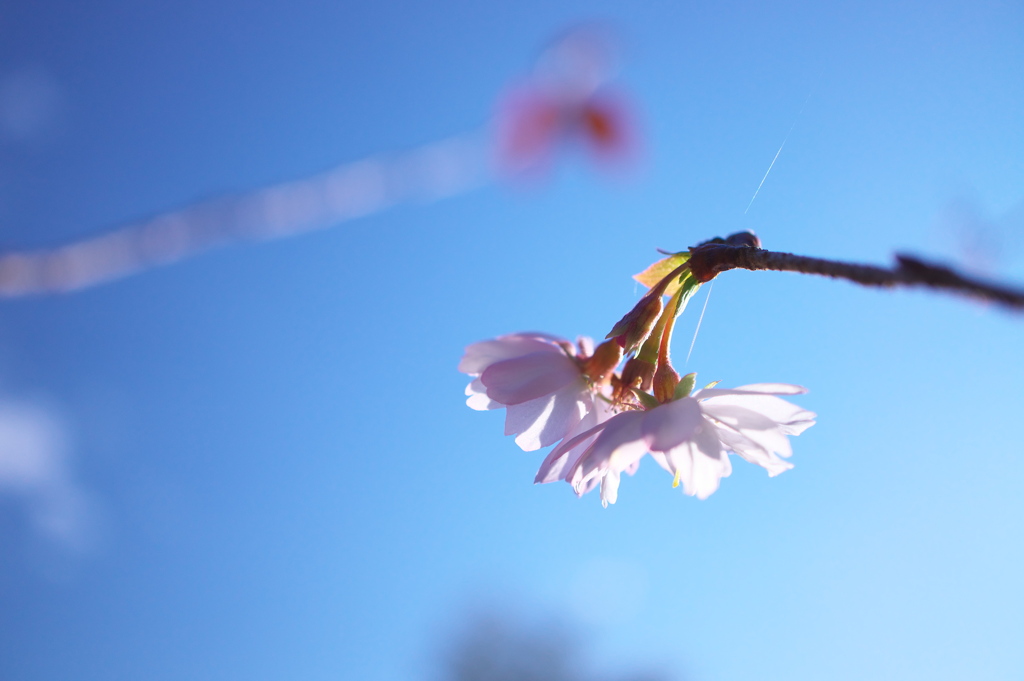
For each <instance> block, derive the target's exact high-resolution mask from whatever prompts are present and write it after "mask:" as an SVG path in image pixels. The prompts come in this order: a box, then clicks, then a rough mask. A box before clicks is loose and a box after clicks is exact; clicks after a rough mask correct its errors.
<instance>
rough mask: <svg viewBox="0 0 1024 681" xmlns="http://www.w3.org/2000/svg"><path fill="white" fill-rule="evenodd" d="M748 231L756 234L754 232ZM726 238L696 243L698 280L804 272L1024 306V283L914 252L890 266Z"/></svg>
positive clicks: (1020, 308) (692, 258)
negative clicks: (971, 272) (983, 275)
mask: <svg viewBox="0 0 1024 681" xmlns="http://www.w3.org/2000/svg"><path fill="white" fill-rule="evenodd" d="M742 234H743V236H749V237H752V238H753V239H754V240H756V237H754V236H753V235H748V234H747V233H742ZM738 236H740V235H733V237H729V239H733V238H734V237H738ZM737 240H739V239H737ZM723 241H724V240H716V242H708V243H704V244H701V245H699V246H695V247H693V248H691V249H690V261H689V262H690V271H691V272H692V273H693V275H694V277H696V278H697V280H698V281H700V282H706V281H710V280H712V279H714V278H715V277H716V276H717V275H718V274H719V273H720V272H725V271H728V270H732V269H744V270H774V271H777V272H799V273H800V274H818V275H821V276H825V277H832V278H833V279H846V280H847V281H852V282H854V283H856V284H861V285H863V286H877V287H881V288H896V287H904V286H905V287H924V288H930V289H936V290H940V291H949V292H952V293H959V294H960V295H963V296H967V297H968V298H974V299H976V300H982V301H985V302H990V303H996V304H999V305H1002V306H1004V307H1008V308H1011V309H1013V310H1018V311H1024V290H1022V289H1019V288H1013V287H1010V286H1006V285H1004V284H998V283H994V282H988V281H983V280H981V279H976V278H974V277H969V276H966V275H963V274H960V273H959V272H956V271H955V270H953V269H951V268H949V267H946V266H944V265H937V264H934V263H929V262H925V261H923V260H920V259H918V258H915V257H913V256H909V255H902V254H897V255H896V265H895V266H894V267H892V268H891V269H887V268H885V267H876V266H874V265H858V264H854V263H847V262H839V261H836V260H826V259H824V258H810V257H807V256H803V255H793V254H792V253H780V252H777V251H768V250H765V249H763V248H758V247H756V246H754V245H751V244H743V245H734V244H731V243H724V242H723Z"/></svg>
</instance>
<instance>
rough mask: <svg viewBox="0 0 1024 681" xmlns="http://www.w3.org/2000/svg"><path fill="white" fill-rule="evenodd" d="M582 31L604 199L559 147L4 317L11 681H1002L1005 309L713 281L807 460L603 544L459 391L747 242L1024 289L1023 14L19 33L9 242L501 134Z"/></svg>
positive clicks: (3, 101) (1005, 668)
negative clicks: (544, 159)
mask: <svg viewBox="0 0 1024 681" xmlns="http://www.w3.org/2000/svg"><path fill="white" fill-rule="evenodd" d="M583 20H598V21H600V22H602V24H603V25H605V26H608V27H611V28H612V29H613V30H614V32H615V34H616V35H617V36H618V43H619V49H620V54H621V64H622V68H621V71H620V73H619V74H618V76H617V80H616V85H617V86H618V87H620V88H621V89H622V90H623V91H625V92H628V93H629V95H630V96H631V98H632V101H633V102H634V106H635V110H636V112H637V116H636V118H637V119H638V124H639V125H640V126H641V130H640V132H641V135H642V139H643V149H642V154H641V158H640V160H639V161H638V162H637V163H636V164H635V165H634V166H632V167H630V168H628V169H619V170H617V171H616V172H611V173H608V172H603V171H602V170H600V169H596V168H595V167H594V166H593V165H592V164H590V163H589V162H588V159H587V156H586V155H585V154H584V153H580V152H579V151H578V150H576V151H574V150H573V149H572V148H569V149H567V150H566V153H565V154H564V155H562V156H560V157H559V159H558V162H557V163H556V164H555V167H553V168H552V169H551V171H550V172H549V173H548V174H547V175H546V176H544V177H542V178H534V179H532V180H531V181H530V182H511V183H509V182H505V183H500V182H497V183H492V184H487V185H485V186H483V187H481V188H479V189H477V190H475V191H473V192H468V193H465V194H463V195H460V196H454V197H451V198H449V199H447V200H444V201H439V202H433V203H405V204H402V205H398V206H395V207H393V208H392V209H390V210H387V211H380V212H375V213H372V214H369V215H366V216H364V217H361V218H359V219H356V220H352V221H349V222H346V223H344V224H341V225H339V226H338V227H337V228H335V229H331V230H325V231H320V232H316V233H310V234H306V235H302V236H297V237H295V238H291V239H285V240H280V241H275V242H266V243H259V244H249V245H242V246H238V247H234V248H226V249H222V250H218V251H215V252H211V253H208V254H205V255H202V256H201V257H197V258H194V259H190V260H187V261H184V262H181V263H179V264H176V265H174V266H171V267H166V268H162V269H155V270H152V271H148V272H144V273H142V274H140V275H138V276H135V277H132V278H128V279H123V280H121V281H117V282H113V283H110V284H107V285H104V286H100V287H96V288H93V289H89V290H86V291H83V292H80V293H76V294H73V295H67V296H51V297H34V298H25V299H14V300H7V301H3V302H0V678H2V679H4V680H5V681H8V680H10V681H22V680H26V681H27V680H36V679H40V680H41V679H53V680H58V679H60V680H66V679H78V680H86V679H103V680H104V681H108V680H112V679H154V680H156V679H183V678H189V679H226V678H227V679H229V678H239V679H241V678H244V679H285V678H301V679H310V680H314V679H361V680H367V681H377V680H380V681H392V680H396V681H397V680H399V679H403V680H404V679H456V678H457V679H464V680H468V679H482V678H508V679H511V678H517V679H523V678H531V679H532V678H537V679H544V678H548V679H584V678H586V679H604V680H611V679H627V678H628V679H638V678H650V679H678V680H683V679H707V680H715V679H722V680H724V679H743V678H751V679H753V678H756V679H765V680H767V679H786V680H787V681H794V680H798V679H823V678H828V679H836V680H841V679H864V678H872V679H900V680H901V681H907V680H910V679H929V680H930V681H934V680H937V679H964V678H971V679H1020V678H1021V677H1022V675H1024V646H1021V641H1022V640H1024V616H1022V614H1021V613H1022V611H1024V586H1022V581H1021V579H1020V575H1021V573H1022V569H1024V565H1022V563H1024V550H1022V546H1024V523H1022V516H1024V501H1022V495H1021V492H1020V490H1021V488H1022V486H1024V444H1022V440H1021V436H1020V428H1021V425H1022V424H1021V418H1022V404H1024V381H1022V378H1024V371H1022V368H1024V359H1022V350H1024V318H1022V317H1021V316H1019V315H1012V314H1009V313H1006V312H1002V311H1000V310H998V309H994V308H991V307H985V306H983V305H979V304H976V303H973V302H967V301H964V300H960V299H956V298H953V297H948V296H947V297H943V296H938V295H934V294H930V293H926V292H916V291H909V292H908V291H902V292H892V293H889V292H879V291H874V290H866V289H861V288H857V287H855V286H853V285H851V284H847V283H843V282H832V281H828V280H824V279H816V278H812V277H804V276H799V275H788V274H778V273H749V272H730V273H728V274H726V275H723V276H722V277H721V278H720V279H719V280H718V281H716V282H715V284H714V287H713V291H712V293H711V297H710V301H709V303H708V307H707V312H706V315H705V317H704V321H703V325H702V328H701V330H700V334H699V336H698V338H697V340H696V344H695V347H694V350H693V354H692V357H691V358H690V360H689V362H688V364H687V367H686V368H687V369H688V370H695V371H698V372H700V378H701V379H702V380H708V381H710V380H716V379H720V380H722V381H723V382H724V383H725V384H726V385H730V384H731V385H736V384H742V383H750V382H760V381H784V382H792V383H799V384H802V385H806V386H808V387H809V388H810V391H811V392H810V393H809V394H808V395H806V396H804V397H802V398H800V400H799V402H800V403H801V404H802V405H803V406H805V407H807V408H809V409H811V410H813V411H816V412H818V414H819V416H820V418H819V423H818V425H817V426H815V427H814V428H812V429H811V430H810V431H808V432H807V433H805V434H804V435H802V436H801V437H799V438H797V439H796V440H795V441H794V447H795V452H796V453H795V456H794V459H793V461H794V463H795V464H796V468H795V469H794V470H792V471H790V472H787V473H785V474H784V475H782V476H780V477H778V478H775V479H768V478H767V476H766V475H765V474H764V471H763V470H761V469H759V468H754V467H752V466H749V465H745V464H743V462H737V465H736V467H735V472H734V474H733V476H732V477H731V478H729V479H727V480H724V481H723V485H722V488H721V489H720V490H719V491H718V492H717V493H716V494H715V495H714V496H713V497H711V498H710V499H708V500H707V501H704V502H700V501H697V500H695V499H692V498H689V497H685V496H683V495H682V494H680V493H679V490H673V489H672V488H671V479H670V477H669V476H667V475H666V474H665V473H664V472H663V471H661V470H660V469H658V468H657V467H656V466H653V465H651V464H650V462H648V463H647V464H645V465H644V466H642V467H641V470H640V471H639V473H638V474H637V475H636V476H635V477H634V478H630V479H626V480H625V481H624V482H623V485H622V489H621V491H620V496H619V502H618V504H616V505H615V506H613V507H610V508H608V509H603V508H601V504H600V502H599V500H598V499H597V498H596V495H591V496H588V497H585V498H583V499H577V498H576V497H575V496H574V495H573V494H572V492H571V490H570V489H569V488H568V486H566V485H563V484H558V485H546V486H534V485H532V484H531V482H532V479H533V473H534V471H535V469H536V467H537V465H538V464H539V463H540V460H541V458H542V456H541V454H540V453H524V452H521V451H520V450H519V449H518V448H517V447H516V446H515V444H514V443H513V442H512V440H511V439H510V438H503V437H502V435H501V430H502V414H500V413H497V412H494V413H486V414H481V413H477V412H473V411H471V410H469V409H468V408H466V406H465V405H464V403H463V395H462V390H463V388H464V386H465V383H466V382H467V379H466V378H465V377H464V376H461V375H459V374H458V373H457V372H456V371H455V367H456V364H457V362H458V360H459V357H460V354H461V352H462V349H463V348H464V346H466V345H467V344H469V343H471V342H474V341H477V340H480V339H484V338H488V337H492V336H495V335H498V334H502V333H507V332H512V331H519V330H543V331H548V332H552V333H557V334H560V335H563V336H567V337H575V336H576V335H577V334H588V335H592V336H597V337H601V336H603V335H604V334H605V333H606V332H607V331H608V330H609V329H610V327H611V325H612V323H614V322H615V321H616V320H617V319H618V318H619V316H621V315H622V314H623V313H624V312H625V310H627V309H628V308H629V307H630V306H631V304H632V302H633V301H634V300H636V298H637V297H638V295H639V293H640V291H638V289H637V286H636V285H635V284H634V283H633V281H632V280H631V279H630V275H632V274H633V273H635V272H638V271H640V270H641V269H643V268H644V267H645V266H646V265H647V264H649V263H650V262H651V261H652V260H654V259H655V258H656V257H658V256H657V253H656V252H655V248H658V247H661V248H666V249H672V250H679V249H682V248H685V247H687V246H690V245H693V244H694V243H696V242H699V241H701V240H704V239H707V238H710V237H712V236H716V235H725V234H727V233H729V232H733V231H737V230H739V229H753V230H755V231H756V232H757V233H758V234H759V235H760V236H761V238H762V239H763V241H764V243H765V245H766V247H769V248H773V249H776V250H788V251H794V252H799V253H804V254H808V255H819V256H826V257H834V258H841V259H849V260H857V261H866V262H876V263H887V262H889V261H890V258H891V255H892V253H893V252H894V251H895V250H903V251H909V252H912V253H915V254H918V255H920V256H923V257H925V256H926V257H933V258H937V259H940V260H943V261H946V262H950V263H955V264H958V265H960V266H963V267H965V268H968V269H971V270H972V271H976V272H980V273H982V274H984V275H986V276H990V277H994V278H1002V279H1007V280H1010V281H1017V282H1022V281H1024V248H1022V247H1024V239H1022V234H1024V219H1022V201H1024V7H1022V6H1021V4H1020V3H1017V2H999V1H988V0H982V1H980V2H972V3H962V2H944V1H941V0H940V1H939V2H934V1H930V2H906V3H890V2H858V3H854V2H837V3H816V2H806V3H796V2H794V3H781V4H780V3H776V4H765V3H754V2H732V1H726V2H718V3H694V2H672V3H669V2H645V3H631V4H627V3H618V2H605V1H601V0H598V1H596V2H595V1H594V0H590V1H588V2H579V1H575V0H562V1H560V2H557V3H549V2H544V3H542V2H533V1H524V2H517V3H504V4H495V5H492V4H488V3H479V2H453V1H447V0H442V1H440V2H429V3H428V2H385V3H376V4H373V3H353V2H348V3H341V2H325V1H322V0H296V1H293V2H289V3H239V2H230V1H225V2H210V1H208V0H205V1H203V2H199V1H196V0H178V1H177V2H174V3H157V2H126V1H112V0H95V1H93V2H89V3H73V2H65V1H57V0H35V1H33V2H22V1H20V0H4V1H3V2H2V3H0V243H2V245H3V246H4V248H5V249H20V248H41V247H47V246H54V245H58V244H61V243H65V242H68V241H71V240H74V239H77V238H80V237H84V236H87V235H92V234H96V233H99V232H102V231H103V230H105V229H109V228H111V227H113V226H116V225H119V224H122V223H124V222H126V221H131V220H135V219H139V218H143V217H145V216H148V215H152V214H154V213H157V212H160V211H164V210H170V209H173V208H176V207H179V206H181V205H184V204H188V203H190V202H192V201H195V200H199V199H203V198H207V197H210V196H216V195H218V194H220V193H224V192H236V191H246V190H251V189H254V188H258V187H261V186H264V185H268V184H273V183H277V182H281V181H285V180H290V179H293V178H297V177H303V176H306V175H309V174H312V173H316V172H319V171H322V170H324V169H326V168H329V167H331V166H333V165H335V164H337V163H341V162H345V161H357V160H359V159H362V158H365V157H368V156H372V155H374V154H377V153H380V152H388V151H402V150H404V149H411V148H416V147H418V146H419V145H423V144H427V143H430V142H433V141H435V140H438V139H444V138H447V137H448V136H450V135H453V134H460V133H464V132H467V131H476V130H484V131H486V130H487V128H488V126H489V121H490V119H491V116H492V113H493V111H494V106H495V101H496V100H497V98H498V96H499V94H500V93H501V92H502V90H503V88H505V87H506V86H507V85H508V84H509V83H511V82H514V81H516V80H517V79H521V78H522V77H524V76H525V75H527V74H528V73H529V71H530V69H531V68H532V62H533V59H534V58H535V57H536V55H537V54H538V52H540V51H541V50H542V49H543V48H544V46H545V45H546V44H548V42H549V41H550V40H551V39H552V38H553V37H554V36H556V35H557V34H558V33H559V32H560V31H563V30H565V29H566V28H567V27H569V26H572V25H574V24H576V23H577V22H579V21H583ZM787 134H788V137H787ZM783 140H786V143H785V147H784V148H783V150H782V152H781V154H779V156H778V160H777V161H776V163H775V165H774V167H773V169H772V171H771V174H770V175H769V176H768V177H767V179H766V180H765V182H764V184H763V186H762V187H761V189H760V193H759V194H758V196H757V198H756V200H755V201H754V202H753V204H750V207H749V210H746V209H747V206H748V204H749V203H750V199H751V196H752V195H753V193H754V190H755V189H756V188H757V187H758V183H759V182H760V181H761V180H762V177H763V176H764V173H765V171H766V170H767V168H768V165H769V163H770V162H771V161H772V159H773V157H774V156H775V154H776V152H777V151H778V149H779V146H780V145H781V144H782V142H783ZM745 210H746V212H745ZM703 302H704V294H703V293H702V294H699V295H698V296H697V297H696V298H695V300H694V303H693V306H692V307H691V309H690V310H689V311H688V312H687V313H686V316H685V317H684V318H683V319H682V320H681V322H680V326H679V328H678V330H677V334H676V341H675V343H676V348H675V350H676V355H677V357H678V358H679V359H682V357H684V356H685V353H686V349H687V347H688V345H689V342H690V339H691V335H692V330H693V328H694V327H695V326H696V319H697V315H698V313H699V306H700V305H702V304H703ZM506 643H507V645H506ZM480 651H483V652H480ZM510 651H511V652H510ZM474 655H475V656H477V657H476V658H474ZM480 655H483V656H484V657H486V658H487V659H488V660H490V662H487V663H486V664H485V663H480V664H478V665H477V666H476V667H474V666H473V664H471V663H470V662H471V661H472V660H473V659H477V658H479V656H480ZM488 656H490V657H488ZM545 656H547V657H545ZM537 659H545V660H547V659H549V660H551V663H550V664H548V665H540V667H539V669H540V671H536V674H535V675H534V676H530V674H534V673H535V670H533V668H531V667H522V666H520V667H516V666H515V665H517V664H520V665H521V664H522V663H523V661H524V660H537ZM460 660H461V661H460ZM494 660H498V662H497V663H496V665H497V668H499V669H504V670H505V672H508V670H509V669H518V670H519V671H514V672H513V673H506V676H504V677H501V676H487V675H486V673H487V672H486V670H487V669H489V668H490V667H488V665H489V664H491V662H493V661H494ZM492 666H494V665H492ZM481 669H483V670H485V671H484V672H481V671H480V670H481ZM467 670H469V671H467ZM474 670H476V671H474ZM531 670H533V671H531ZM505 672H503V673H505Z"/></svg>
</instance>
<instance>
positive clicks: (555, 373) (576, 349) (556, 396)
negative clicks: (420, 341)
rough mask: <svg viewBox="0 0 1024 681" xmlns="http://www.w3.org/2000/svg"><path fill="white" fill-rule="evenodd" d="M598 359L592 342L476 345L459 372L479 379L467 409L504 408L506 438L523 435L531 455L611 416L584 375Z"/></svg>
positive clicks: (543, 338) (520, 339)
mask: <svg viewBox="0 0 1024 681" xmlns="http://www.w3.org/2000/svg"><path fill="white" fill-rule="evenodd" d="M593 354H594V345H593V341H592V340H591V339H589V338H585V337H581V338H580V339H579V341H578V344H577V345H576V346H574V345H573V344H572V343H570V342H569V341H567V340H565V339H563V338H559V337H557V336H551V335H548V334H543V333H514V334H509V335H507V336H500V337H498V338H495V339H493V340H487V341H482V342H479V343H473V344H472V345H470V346H468V347H467V348H466V352H465V354H464V355H463V357H462V361H460V362H459V371H461V372H463V373H465V374H469V375H470V376H473V377H474V379H473V380H472V381H471V382H470V384H469V385H468V386H466V395H468V399H467V400H466V404H468V405H469V406H470V408H472V409H476V410H478V411H483V410H487V409H500V408H502V407H504V408H505V409H506V414H505V434H506V435H512V434H518V435H517V437H516V444H518V445H519V446H520V447H521V448H522V449H523V450H525V451H534V450H537V449H540V448H542V447H547V446H549V445H553V444H554V443H556V442H558V441H559V440H561V439H563V438H565V437H566V436H569V437H574V436H575V435H576V434H578V433H580V432H582V431H584V430H589V429H590V428H592V427H593V426H595V425H597V424H598V423H599V422H600V421H601V420H602V419H604V418H608V417H610V416H611V412H610V411H609V410H608V408H607V405H606V404H605V403H604V402H603V401H602V400H601V399H600V398H598V393H599V388H598V387H597V386H596V385H595V383H594V382H593V381H591V380H590V379H589V377H588V376H587V375H586V374H585V373H584V369H585V367H586V366H587V365H586V362H587V360H588V359H590V358H591V356H592V355H593ZM615 363H617V359H616V360H615ZM613 367H614V364H613Z"/></svg>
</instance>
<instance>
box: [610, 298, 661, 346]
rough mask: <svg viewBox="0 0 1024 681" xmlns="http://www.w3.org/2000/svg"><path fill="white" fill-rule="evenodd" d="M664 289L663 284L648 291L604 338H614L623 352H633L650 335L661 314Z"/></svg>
mask: <svg viewBox="0 0 1024 681" xmlns="http://www.w3.org/2000/svg"><path fill="white" fill-rule="evenodd" d="M664 290H665V286H658V287H656V288H653V289H651V290H650V291H648V293H647V295H645V296H644V297H643V298H641V299H640V301H639V302H637V304H636V305H634V306H633V309H632V310H630V311H629V312H627V313H626V316H625V317H623V318H622V319H620V320H619V322H618V323H617V324H616V325H615V326H614V327H613V328H612V330H611V333H609V334H608V335H607V336H605V338H612V339H615V340H616V341H617V342H618V343H619V345H620V346H621V347H622V350H623V352H624V353H629V352H633V351H634V350H636V349H637V348H638V347H640V345H641V344H642V343H643V342H644V341H645V340H647V337H648V336H650V335H651V330H653V329H654V324H655V323H656V322H657V321H658V317H659V316H660V315H661V310H662V308H663V307H664V303H663V302H662V300H661V297H662V295H663V292H664Z"/></svg>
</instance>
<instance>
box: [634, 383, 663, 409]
mask: <svg viewBox="0 0 1024 681" xmlns="http://www.w3.org/2000/svg"><path fill="white" fill-rule="evenodd" d="M632 390H633V394H634V395H636V398H637V399H638V400H640V404H642V405H644V409H654V408H655V407H657V406H658V405H659V404H661V402H658V399H657V398H656V397H655V396H654V395H651V394H650V393H645V392H644V391H643V390H641V389H640V388H633V389H632Z"/></svg>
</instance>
